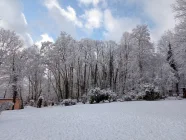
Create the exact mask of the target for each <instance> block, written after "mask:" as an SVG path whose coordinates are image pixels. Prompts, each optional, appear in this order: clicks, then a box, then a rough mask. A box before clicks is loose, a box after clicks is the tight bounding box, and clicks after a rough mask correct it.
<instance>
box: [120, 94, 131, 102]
mask: <svg viewBox="0 0 186 140" xmlns="http://www.w3.org/2000/svg"><path fill="white" fill-rule="evenodd" d="M122 99H123V101H132V98H131V96H130V95H124V96H123V97H122Z"/></svg>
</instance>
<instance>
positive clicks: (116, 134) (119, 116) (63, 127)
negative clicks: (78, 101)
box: [0, 100, 186, 140]
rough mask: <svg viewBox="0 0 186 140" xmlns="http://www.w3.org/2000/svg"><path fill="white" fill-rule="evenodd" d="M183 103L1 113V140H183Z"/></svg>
mask: <svg viewBox="0 0 186 140" xmlns="http://www.w3.org/2000/svg"><path fill="white" fill-rule="evenodd" d="M185 107H186V100H181V101H154V102H147V101H139V102H137V101H136V102H122V103H105V104H93V105H90V104H86V105H76V106H69V107H62V106H57V107H48V108H41V109H37V108H32V107H27V108H26V109H24V110H18V111H4V112H2V113H1V115H0V140H184V139H186V109H185Z"/></svg>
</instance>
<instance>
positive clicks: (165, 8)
mask: <svg viewBox="0 0 186 140" xmlns="http://www.w3.org/2000/svg"><path fill="white" fill-rule="evenodd" d="M128 2H129V3H133V4H136V5H140V4H141V5H142V9H143V12H144V13H143V14H144V15H143V16H145V17H147V18H149V19H151V20H152V21H153V22H154V25H155V27H153V28H152V29H151V38H152V40H153V41H158V39H159V38H160V37H161V35H162V34H163V32H164V31H165V30H168V29H172V28H174V27H175V23H176V22H175V19H174V13H173V11H172V7H171V5H172V4H173V3H174V2H175V0H128Z"/></svg>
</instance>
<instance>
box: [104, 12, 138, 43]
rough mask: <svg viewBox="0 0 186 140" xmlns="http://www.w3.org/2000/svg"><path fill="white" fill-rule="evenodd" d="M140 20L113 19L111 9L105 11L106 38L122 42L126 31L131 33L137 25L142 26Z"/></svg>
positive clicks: (127, 18)
mask: <svg viewBox="0 0 186 140" xmlns="http://www.w3.org/2000/svg"><path fill="white" fill-rule="evenodd" d="M140 22H141V21H140V19H137V18H129V17H118V18H115V17H113V15H112V13H111V11H110V10H109V9H107V10H105V11H104V28H105V30H106V32H105V33H104V37H105V39H107V40H115V41H117V42H119V41H120V39H121V36H122V34H123V33H124V32H125V31H128V32H129V31H131V30H132V29H133V28H135V26H136V25H137V24H140Z"/></svg>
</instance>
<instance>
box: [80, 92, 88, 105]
mask: <svg viewBox="0 0 186 140" xmlns="http://www.w3.org/2000/svg"><path fill="white" fill-rule="evenodd" d="M81 101H82V103H83V104H85V103H86V102H87V96H86V95H85V94H84V95H83V96H82V97H81Z"/></svg>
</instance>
